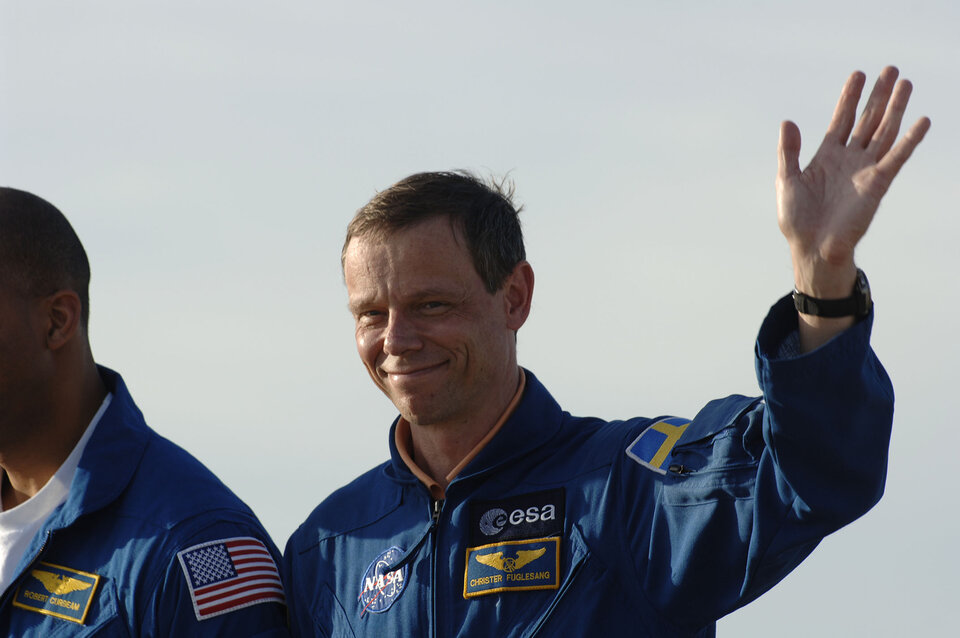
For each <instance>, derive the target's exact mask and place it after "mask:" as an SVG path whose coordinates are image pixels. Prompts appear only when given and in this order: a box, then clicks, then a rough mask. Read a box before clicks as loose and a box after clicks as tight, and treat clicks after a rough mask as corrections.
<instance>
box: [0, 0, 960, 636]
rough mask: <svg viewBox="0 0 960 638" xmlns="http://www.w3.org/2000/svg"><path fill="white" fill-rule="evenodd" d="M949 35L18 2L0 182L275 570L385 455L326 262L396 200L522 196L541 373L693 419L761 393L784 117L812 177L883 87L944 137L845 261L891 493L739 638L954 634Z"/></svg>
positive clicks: (802, 17) (736, 621) (640, 409)
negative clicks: (876, 371) (75, 265)
mask: <svg viewBox="0 0 960 638" xmlns="http://www.w3.org/2000/svg"><path fill="white" fill-rule="evenodd" d="M958 28H960V4H957V3H956V2H954V1H953V0H941V1H939V2H923V1H920V2H917V1H914V2H910V3H909V4H908V3H905V2H904V3H895V2H891V1H889V0H874V1H872V2H842V1H838V0H830V1H823V0H812V1H808V2H803V3H796V2H794V3H780V2H761V1H759V0H756V1H752V2H748V1H741V2H690V1H688V2H680V1H675V2H663V1H657V2H595V3H591V4H589V5H588V4H587V3H584V2H568V1H565V0H552V1H551V2H546V1H540V2H519V1H514V2H501V1H499V0H487V1H486V2H483V3H479V2H476V3H468V2H417V3H403V5H402V6H401V3H396V2H353V3H336V4H334V3H325V2H305V1H287V2H284V1H278V2H269V3H267V2H249V1H237V0H233V1H230V2H226V1H219V0H218V1H207V2H185V1H183V0H177V1H170V0H167V1H164V2H152V3H147V2H130V1H121V0H99V1H96V0H87V1H85V2H69V1H60V2H54V1H48V0H31V1H26V0H22V1H13V0H0V184H3V185H9V186H15V187H18V188H23V189H26V190H30V191H32V192H35V193H37V194H39V195H41V196H42V197H45V198H46V199H48V200H50V201H51V202H53V203H54V204H55V205H57V206H58V207H59V208H60V209H61V210H63V211H64V213H65V214H66V215H67V217H68V218H69V219H70V220H71V222H72V223H73V225H74V227H75V228H76V230H77V232H78V233H79V235H80V237H81V239H82V240H83V242H84V244H85V246H86V248H87V252H88V253H89V255H90V260H91V262H92V268H93V281H92V286H91V297H92V299H91V305H92V319H91V340H92V343H93V348H94V354H95V356H96V358H97V360H98V361H99V362H101V363H103V364H105V365H107V366H109V367H112V368H114V369H116V370H118V371H119V372H121V373H122V374H123V375H124V377H125V379H126V381H127V383H128V385H129V387H130V389H131V392H132V393H133V395H134V398H135V399H136V401H137V402H138V403H139V405H140V407H141V409H142V410H143V411H144V413H145V414H146V416H147V420H148V422H149V423H150V424H151V425H152V426H153V427H154V428H155V429H157V430H158V431H160V432H161V433H162V434H164V435H166V436H168V437H169V438H171V439H173V440H175V441H176V442H178V443H180V444H181V445H183V446H184V447H186V448H187V449H188V450H190V451H191V452H193V453H194V454H195V455H197V456H198V457H199V458H200V459H201V460H203V461H204V462H205V463H206V464H207V465H208V466H209V467H210V468H211V469H213V470H214V471H215V472H216V473H217V474H218V475H219V476H220V477H221V478H222V479H223V480H224V481H225V482H226V483H227V484H228V485H229V486H230V487H231V488H232V489H233V490H235V491H236V492H237V493H238V494H239V495H240V496H241V497H242V498H244V499H245V500H246V501H247V502H248V503H249V504H250V505H251V506H252V507H253V508H254V510H255V511H256V512H257V513H258V514H259V515H260V517H261V519H262V520H263V523H264V524H265V525H266V527H267V529H268V531H269V532H270V533H271V534H272V535H273V537H274V540H275V541H276V542H277V544H278V545H280V546H281V548H282V547H283V545H284V544H285V543H286V540H287V538H288V536H289V535H290V533H291V532H292V531H293V530H294V529H295V528H296V526H297V525H299V523H300V522H301V521H302V520H303V519H304V518H305V517H306V516H307V514H308V513H309V511H310V510H311V509H312V508H313V507H314V506H315V505H316V504H317V503H318V502H319V501H320V500H321V499H322V498H323V497H324V496H326V495H327V494H328V493H330V492H331V491H332V490H334V489H335V488H337V487H339V486H340V485H342V484H344V483H346V482H348V481H349V480H351V479H352V478H353V477H354V476H356V475H358V474H359V473H361V472H362V471H364V470H366V469H368V468H369V467H371V466H373V465H375V464H377V463H379V462H380V461H382V460H384V459H385V458H386V457H387V453H388V452H387V441H386V434H387V427H388V425H389V423H390V422H391V420H392V419H393V417H394V414H395V412H394V409H393V407H392V406H391V405H390V403H389V402H388V401H387V399H386V398H385V397H383V396H382V395H380V394H379V392H378V391H377V390H376V389H375V388H374V386H373V384H372V383H371V382H370V381H369V379H368V377H367V375H366V373H365V371H364V369H363V368H362V366H361V364H360V362H359V359H358V357H357V355H356V351H355V348H354V343H353V327H352V320H351V318H350V316H349V315H348V313H347V311H346V294H345V289H344V286H343V282H342V278H341V274H340V266H339V250H340V245H341V242H342V238H343V232H344V228H345V226H346V223H347V221H348V220H349V219H350V217H351V216H352V214H353V212H354V211H355V210H356V209H357V208H358V207H360V206H361V205H362V204H363V203H365V202H366V200H367V199H369V197H371V196H372V195H373V194H374V193H375V192H376V190H377V189H382V188H385V187H387V186H389V185H390V184H391V183H393V182H394V181H396V180H398V179H400V178H402V177H404V176H405V175H408V174H410V173H413V172H418V171H422V170H440V169H451V168H468V169H474V170H477V171H479V172H481V173H484V174H493V175H502V174H504V173H509V174H510V175H511V176H512V178H513V179H514V181H515V182H516V185H517V194H518V201H519V202H520V203H522V204H523V205H524V206H525V211H524V213H523V215H522V219H523V222H524V228H525V232H526V236H527V248H528V256H529V259H530V261H531V262H532V263H533V266H534V269H535V271H536V275H537V282H536V292H535V295H534V308H533V313H532V315H531V318H530V320H529V322H528V323H527V325H526V326H525V327H524V328H523V329H522V330H521V331H520V335H519V350H520V360H521V363H522V364H523V365H525V366H527V367H529V368H530V369H532V370H533V371H534V372H535V373H536V374H537V375H538V376H539V378H540V379H541V380H542V381H544V383H545V384H546V385H547V387H548V388H549V389H550V390H551V391H552V393H553V394H554V396H555V397H556V398H557V399H558V400H559V401H560V403H561V404H562V405H563V406H564V407H565V408H566V409H567V410H570V411H571V412H573V413H575V414H581V415H587V414H590V415H597V416H602V417H607V418H620V417H628V416H635V415H643V416H655V415H658V414H664V413H672V414H677V415H682V416H693V414H695V413H696V411H697V410H698V409H699V407H700V406H701V405H702V404H703V403H705V402H706V401H708V400H709V399H711V398H715V397H718V396H723V395H726V394H729V393H734V392H737V393H743V394H754V393H756V392H757V385H756V380H755V377H754V371H753V359H752V346H753V340H754V337H755V335H756V330H757V328H758V327H759V325H760V322H761V320H762V318H763V316H764V314H765V312H766V310H767V308H768V307H769V306H770V305H771V304H772V303H773V302H774V301H776V299H777V298H778V297H779V296H781V295H782V294H784V293H786V292H787V291H789V290H790V288H791V286H792V276H791V269H790V263H789V256H788V252H787V248H786V244H785V242H784V241H783V239H782V237H781V235H780V233H779V231H778V229H777V225H776V215H775V211H776V208H775V200H774V187H773V185H774V174H775V170H776V144H777V132H778V125H779V122H780V120H782V119H785V118H790V119H793V120H794V121H796V122H797V123H798V124H799V126H800V129H801V132H802V133H803V135H804V152H803V154H802V157H801V160H802V162H803V163H804V164H805V163H806V160H807V159H809V157H810V155H811V154H812V152H813V150H814V149H815V148H816V146H817V145H818V144H819V141H820V138H821V136H822V134H823V132H824V130H825V127H826V125H827V122H828V121H829V118H830V115H831V113H832V111H833V107H834V104H835V102H836V99H837V96H838V94H839V91H840V88H841V86H842V85H843V82H844V80H845V79H846V77H847V75H848V74H849V73H850V71H852V70H854V69H861V70H863V71H865V72H866V73H867V74H868V83H869V84H870V85H872V83H873V81H874V79H875V78H876V75H877V73H878V72H879V70H880V69H881V68H882V67H883V66H884V65H885V64H891V63H892V64H896V65H898V66H899V67H900V68H901V71H902V72H903V75H904V76H905V77H908V78H910V79H911V80H913V82H914V84H915V91H914V96H913V100H912V102H911V105H910V108H909V110H908V113H907V120H908V121H909V122H913V121H914V120H916V118H918V117H919V116H921V115H928V116H930V117H931V118H932V120H933V127H932V129H931V131H930V133H929V134H928V136H927V139H926V140H925V141H924V142H923V143H922V144H921V146H920V147H919V148H918V150H917V152H916V153H915V155H914V157H913V158H912V159H911V160H910V162H909V163H908V164H907V166H906V167H905V169H904V170H903V172H902V173H901V175H900V176H899V178H898V179H897V180H896V182H895V183H894V185H893V188H892V189H891V191H890V193H889V194H888V195H887V197H886V198H885V200H884V202H883V204H882V206H881V208H880V211H879V213H878V215H877V217H876V219H875V223H874V225H873V227H872V228H871V230H870V232H869V233H868V235H867V237H866V238H865V239H864V241H863V242H862V244H861V249H860V250H859V252H858V261H859V263H860V265H861V266H862V267H863V268H864V269H865V271H866V272H867V274H868V275H869V277H870V281H871V284H872V287H873V291H874V296H875V299H876V303H877V312H876V326H875V331H874V339H873V344H874V347H875V349H876V351H877V352H878V354H879V355H880V357H881V359H882V360H883V361H884V363H885V365H886V366H887V369H888V371H889V373H890V375H891V377H892V378H893V380H894V385H895V388H896V392H897V413H896V419H895V429H894V435H893V443H892V450H891V463H890V470H889V476H888V481H887V493H886V495H885V497H884V499H883V500H882V501H881V503H880V504H879V505H878V506H877V507H876V508H875V509H874V510H872V511H871V512H870V513H869V514H867V515H866V516H865V517H863V518H862V519H860V520H859V521H857V522H855V523H854V524H852V525H850V526H849V527H848V528H846V529H844V530H841V531H840V532H838V533H837V534H835V535H833V536H831V537H829V538H827V539H826V540H825V541H824V542H823V543H822V545H821V547H820V548H819V549H818V550H817V551H816V552H815V553H814V554H813V556H812V557H811V558H810V559H808V560H807V561H806V562H805V563H804V564H803V565H801V566H800V568H798V569H797V570H796V571H795V572H794V573H793V574H791V575H790V576H789V577H788V578H787V579H786V580H785V581H784V582H783V583H782V584H781V585H779V586H778V587H777V588H775V589H774V590H773V591H772V592H770V593H768V594H766V595H765V596H764V597H763V598H762V599H761V600H759V601H757V602H755V603H753V604H752V605H750V606H749V607H747V608H746V609H744V610H741V611H738V612H736V613H734V614H733V615H731V616H730V617H728V618H726V619H724V620H722V621H721V622H720V625H719V635H720V636H774V635H776V636H783V637H789V636H797V637H800V636H813V635H816V636H870V637H877V636H883V637H885V636H890V637H894V636H897V637H899V636H906V635H913V634H915V633H919V632H921V631H928V632H931V633H936V631H937V630H946V628H947V627H950V626H956V623H955V616H956V606H957V604H958V594H960V585H958V584H957V582H956V580H955V574H956V573H957V572H958V569H960V550H958V546H960V543H958V541H960V511H958V509H960V507H958V506H960V497H958V495H957V487H956V486H957V482H958V481H957V478H956V475H955V474H954V472H953V471H954V470H955V469H956V468H957V467H958V465H960V463H958V450H960V428H957V426H956V425H955V424H954V422H953V420H954V418H956V417H955V416H954V415H956V414H958V413H960V401H958V394H960V392H958V390H957V388H956V386H955V381H956V380H957V378H958V374H957V372H956V367H957V360H958V354H960V353H958V350H960V349H958V346H957V340H956V338H955V330H954V329H953V328H950V325H951V324H952V323H953V322H954V321H956V319H955V318H956V317H957V316H958V312H960V300H958V296H957V288H958V286H957V275H958V272H957V270H958V269H957V267H956V263H957V254H956V253H957V249H956V245H957V243H956V237H957V235H958V232H960V219H958V214H957V202H958V201H960V186H958V183H960V182H958V180H957V178H956V177H955V172H956V171H957V168H958V162H957V159H958V153H957V148H958V146H960V131H958V114H960V88H958V87H960V82H958V80H960V77H958V76H960V73H958V70H957V68H958V62H960V38H958V36H957V33H958ZM171 471H176V468H171ZM948 621H949V622H948Z"/></svg>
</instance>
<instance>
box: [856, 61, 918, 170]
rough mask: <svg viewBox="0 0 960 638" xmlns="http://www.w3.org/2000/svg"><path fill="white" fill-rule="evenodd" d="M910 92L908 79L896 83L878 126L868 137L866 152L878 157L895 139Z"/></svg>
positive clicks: (911, 89)
mask: <svg viewBox="0 0 960 638" xmlns="http://www.w3.org/2000/svg"><path fill="white" fill-rule="evenodd" d="M912 92H913V85H912V84H910V82H909V81H908V80H900V82H898V83H897V88H896V89H894V91H893V97H892V98H891V99H890V104H889V105H888V106H887V109H886V112H884V114H883V119H882V120H881V121H880V127H879V128H878V129H877V131H876V133H874V134H873V137H871V138H870V143H869V144H867V153H869V154H871V155H873V157H876V158H877V159H879V158H881V157H883V156H884V154H886V152H887V151H889V150H890V147H891V146H893V142H894V141H895V140H896V139H897V133H899V132H900V122H902V121H903V114H904V112H905V111H906V110H907V102H909V101H910V93H912Z"/></svg>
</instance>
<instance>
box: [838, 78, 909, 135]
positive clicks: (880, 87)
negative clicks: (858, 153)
mask: <svg viewBox="0 0 960 638" xmlns="http://www.w3.org/2000/svg"><path fill="white" fill-rule="evenodd" d="M897 75H899V71H897V68H896V67H893V66H888V67H886V68H885V69H884V70H883V71H881V72H880V77H878V78H877V82H876V84H874V85H873V91H871V92H870V98H869V99H868V100H867V106H866V107H865V108H864V110H863V115H861V116H860V121H859V122H858V123H857V128H856V129H855V130H854V131H853V137H851V138H850V146H859V147H860V148H866V147H867V145H868V144H869V143H870V139H871V138H872V137H873V134H874V132H875V131H876V130H877V126H879V125H880V121H881V120H882V119H883V116H884V113H885V112H886V111H887V102H888V101H889V100H890V94H891V93H892V92H893V87H894V85H895V84H896V82H897Z"/></svg>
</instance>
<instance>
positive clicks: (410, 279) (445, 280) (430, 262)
mask: <svg viewBox="0 0 960 638" xmlns="http://www.w3.org/2000/svg"><path fill="white" fill-rule="evenodd" d="M343 271H344V279H345V280H346V283H347V291H348V292H349V293H350V297H351V302H352V301H353V298H354V296H355V294H358V293H361V292H362V291H361V289H368V290H369V289H371V288H382V287H388V288H391V289H397V290H400V289H409V288H420V287H436V286H443V285H460V286H463V285H472V284H473V282H474V281H476V282H478V283H480V282H481V280H480V276H479V275H478V274H477V273H476V269H475V268H474V265H473V259H472V257H471V256H470V251H469V250H468V249H467V245H466V242H465V241H464V240H463V238H462V236H461V235H460V233H459V231H457V230H456V229H455V228H454V227H453V225H452V224H451V223H450V220H449V218H446V217H438V218H434V219H429V220H426V221H423V222H421V223H419V224H415V225H413V226H410V227H407V228H403V229H400V230H397V231H393V232H391V233H388V234H366V235H361V236H358V237H354V238H353V239H351V240H350V244H349V245H348V246H347V250H346V252H345V253H344V262H343Z"/></svg>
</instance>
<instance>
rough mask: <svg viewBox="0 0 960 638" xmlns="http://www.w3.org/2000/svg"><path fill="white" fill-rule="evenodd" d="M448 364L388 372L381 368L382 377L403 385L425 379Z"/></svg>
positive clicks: (443, 362)
mask: <svg viewBox="0 0 960 638" xmlns="http://www.w3.org/2000/svg"><path fill="white" fill-rule="evenodd" d="M446 365H447V362H446V361H442V362H440V363H435V364H432V365H426V366H417V367H409V368H397V369H391V370H386V369H384V368H379V371H380V375H381V376H382V377H386V378H388V379H390V380H391V381H394V382H398V383H403V382H405V381H415V380H417V379H419V378H421V377H425V376H427V375H428V374H430V373H432V372H436V371H437V370H440V369H442V368H444V367H446Z"/></svg>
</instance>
